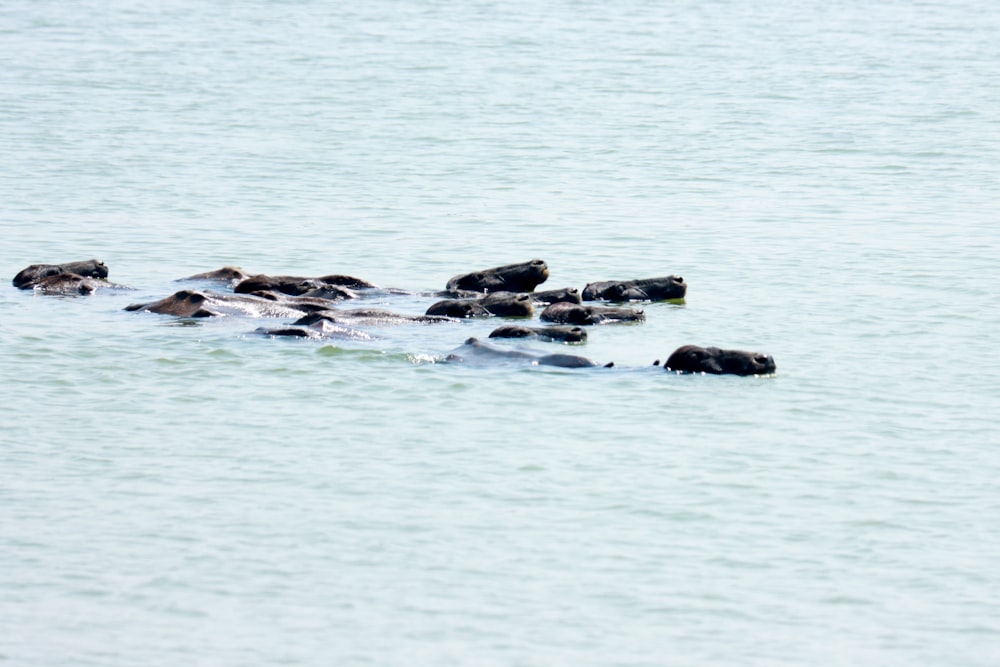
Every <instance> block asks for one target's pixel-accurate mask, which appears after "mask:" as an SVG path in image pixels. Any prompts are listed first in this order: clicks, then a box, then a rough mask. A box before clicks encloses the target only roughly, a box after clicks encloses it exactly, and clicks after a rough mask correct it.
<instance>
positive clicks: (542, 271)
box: [445, 259, 549, 292]
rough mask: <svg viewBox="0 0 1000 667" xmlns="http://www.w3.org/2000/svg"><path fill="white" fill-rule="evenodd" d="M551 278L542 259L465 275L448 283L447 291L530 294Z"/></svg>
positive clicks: (456, 277)
mask: <svg viewBox="0 0 1000 667" xmlns="http://www.w3.org/2000/svg"><path fill="white" fill-rule="evenodd" d="M548 277H549V267H548V266H546V265H545V262H543V261H542V260H540V259H533V260H531V261H528V262H522V263H520V264H508V265H506V266H498V267H495V268H492V269H485V270H483V271H476V272H474V273H465V274H462V275H458V276H455V277H454V278H452V279H451V280H449V281H448V284H447V285H446V286H445V289H446V290H449V291H452V290H472V291H474V292H498V291H503V292H530V291H532V290H534V289H535V287H537V286H538V285H540V284H542V283H543V282H545V281H546V280H547V279H548Z"/></svg>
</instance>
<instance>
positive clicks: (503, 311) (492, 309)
mask: <svg viewBox="0 0 1000 667" xmlns="http://www.w3.org/2000/svg"><path fill="white" fill-rule="evenodd" d="M534 313H535V307H534V302H533V300H532V298H531V295H529V294H525V293H514V292H492V293H490V294H487V295H486V296H480V298H478V299H445V300H443V301H438V302H437V303H435V304H433V305H431V306H430V307H429V308H428V309H427V312H426V314H427V315H446V316H448V317H459V318H470V317H492V316H494V315H495V316H499V317H531V316H532V315H534Z"/></svg>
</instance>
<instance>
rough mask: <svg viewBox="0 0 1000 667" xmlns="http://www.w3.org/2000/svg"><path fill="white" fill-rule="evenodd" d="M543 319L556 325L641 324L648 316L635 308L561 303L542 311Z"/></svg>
mask: <svg viewBox="0 0 1000 667" xmlns="http://www.w3.org/2000/svg"><path fill="white" fill-rule="evenodd" d="M540 317H541V319H542V320H544V321H546V322H555V323H556V324H582V325H587V324H608V323H611V322H641V321H643V320H645V319H646V314H645V313H644V312H643V311H641V310H635V309H633V308H615V307H612V306H584V305H582V304H577V303H566V302H564V301H560V302H558V303H554V304H552V305H551V306H549V307H548V308H546V309H545V310H543V311H542V314H541V316H540Z"/></svg>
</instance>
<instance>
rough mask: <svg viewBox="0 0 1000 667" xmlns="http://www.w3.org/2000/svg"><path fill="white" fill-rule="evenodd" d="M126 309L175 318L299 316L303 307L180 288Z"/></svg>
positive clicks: (259, 298) (285, 301)
mask: <svg viewBox="0 0 1000 667" xmlns="http://www.w3.org/2000/svg"><path fill="white" fill-rule="evenodd" d="M125 310H129V311H144V312H150V313H159V314H161V315H174V316H176V317H225V316H233V315H248V316H250V317H299V316H301V315H302V313H303V312H305V310H304V309H303V308H300V307H296V306H295V305H294V303H293V302H292V301H290V300H281V301H274V300H271V299H267V298H264V297H261V296H257V295H254V294H228V293H220V292H209V291H205V292H199V291H196V290H181V291H179V292H175V293H174V294H171V295H170V296H168V297H166V298H164V299H160V300H158V301H151V302H149V303H133V304H131V305H129V306H126V307H125Z"/></svg>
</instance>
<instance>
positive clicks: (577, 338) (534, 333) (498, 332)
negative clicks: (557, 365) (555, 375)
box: [490, 324, 587, 343]
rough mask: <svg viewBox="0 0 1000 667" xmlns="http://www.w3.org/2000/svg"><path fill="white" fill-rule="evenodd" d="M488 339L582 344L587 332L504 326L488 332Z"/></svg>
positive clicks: (576, 329) (575, 328) (557, 328)
mask: <svg viewBox="0 0 1000 667" xmlns="http://www.w3.org/2000/svg"><path fill="white" fill-rule="evenodd" d="M490 338H537V339H538V340H543V341H556V342H560V343H583V342H585V341H586V340H587V330H586V329H584V328H583V327H527V326H521V325H518V324H505V325H503V326H502V327H497V328H496V329H494V330H493V331H491V332H490Z"/></svg>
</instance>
